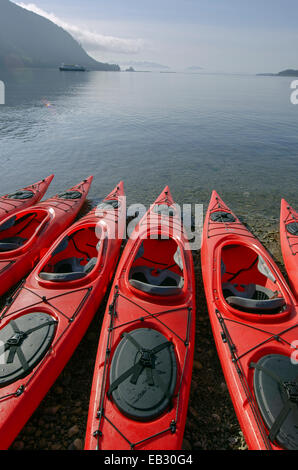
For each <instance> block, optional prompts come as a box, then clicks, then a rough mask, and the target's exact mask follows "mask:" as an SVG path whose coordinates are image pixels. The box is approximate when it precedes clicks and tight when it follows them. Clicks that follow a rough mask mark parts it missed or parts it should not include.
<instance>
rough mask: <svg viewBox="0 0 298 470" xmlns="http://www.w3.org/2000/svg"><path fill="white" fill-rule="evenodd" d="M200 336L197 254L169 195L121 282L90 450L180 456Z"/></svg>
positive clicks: (101, 350) (109, 321) (100, 359)
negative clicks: (174, 451) (154, 451)
mask: <svg viewBox="0 0 298 470" xmlns="http://www.w3.org/2000/svg"><path fill="white" fill-rule="evenodd" d="M194 332H195V293H194V269H193V260H192V254H191V251H190V249H189V244H188V240H187V238H186V235H185V233H184V230H183V226H182V222H181V219H180V217H179V215H178V211H177V212H176V209H175V206H174V201H173V199H172V197H171V195H170V192H169V189H168V187H166V188H165V190H164V191H163V193H162V194H161V195H160V197H159V198H158V199H157V200H156V202H155V203H154V204H153V205H152V206H151V208H150V210H149V211H148V212H147V213H146V214H145V216H144V217H143V218H142V219H141V221H140V222H139V224H138V225H137V226H136V227H135V230H134V232H133V234H132V235H131V237H130V239H129V240H128V242H127V244H126V247H125V249H124V252H123V255H122V258H121V260H120V263H119V266H118V269H117V272H116V275H115V279H114V283H113V287H112V290H111V293H110V297H109V300H108V306H107V310H106V313H105V316H104V319H103V325H102V329H101V336H100V340H99V346H98V352H97V358H96V363H95V370H94V377H93V384H92V390H91V397H90V406H89V415H88V422H87V431H86V438H85V449H87V450H96V449H97V450H99V449H100V450H105V449H112V450H125V449H126V450H127V449H136V450H137V449H140V450H149V449H166V450H171V449H180V448H181V445H182V439H183V433H184V427H185V421H186V414H187V408H188V398H189V392H190V384H191V373H192V364H193V353H194Z"/></svg>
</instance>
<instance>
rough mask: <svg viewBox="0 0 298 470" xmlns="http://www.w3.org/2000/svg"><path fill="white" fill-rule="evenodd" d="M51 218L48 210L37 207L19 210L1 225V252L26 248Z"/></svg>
mask: <svg viewBox="0 0 298 470" xmlns="http://www.w3.org/2000/svg"><path fill="white" fill-rule="evenodd" d="M49 219H50V214H49V212H48V211H46V210H43V209H36V210H31V211H26V212H19V213H17V214H16V215H13V216H12V217H9V218H8V219H6V220H5V221H4V222H3V223H2V224H1V225H0V252H7V251H9V252H10V251H15V250H18V249H20V248H24V247H25V246H27V245H28V244H29V243H30V242H32V241H34V238H35V237H36V236H37V235H38V233H40V231H41V229H42V228H43V227H44V226H45V225H46V223H47V222H48V221H49Z"/></svg>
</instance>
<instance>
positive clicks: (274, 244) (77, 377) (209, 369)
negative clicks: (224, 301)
mask: <svg viewBox="0 0 298 470" xmlns="http://www.w3.org/2000/svg"><path fill="white" fill-rule="evenodd" d="M249 228H250V229H251V230H252V231H253V233H254V234H255V235H256V236H257V237H258V238H259V239H260V240H261V242H262V243H263V244H264V245H265V247H266V248H267V249H268V250H269V251H270V253H271V254H272V255H273V257H274V259H275V261H276V262H277V264H278V265H279V267H280V268H281V270H282V272H283V273H284V268H283V265H282V258H281V252H280V244H279V230H278V223H277V221H276V220H275V221H269V222H267V223H266V224H265V225H264V223H263V222H262V223H261V222H260V223H259V224H258V223H257V222H255V223H254V225H253V226H252V225H250V226H249ZM194 264H195V271H196V282H197V316H196V348H195V358H194V367H193V376H192V388H191V395H190V401H189V409H188V419H187V425H186V428H185V434H184V443H183V448H184V450H245V449H247V447H246V444H245V440H244V438H243V435H242V432H241V430H240V427H239V424H238V421H237V418H236V415H235V412H234V409H233V406H232V402H231V399H230V396H229V393H228V390H227V387H226V383H225V379H224V376H223V373H222V370H221V366H220V363H219V359H218V356H217V352H216V348H215V344H214V341H213V336H212V332H211V327H210V322H209V317H208V312H207V306H206V300H205V296H204V289H203V283H202V275H201V268H200V255H199V252H195V253H194ZM106 300H107V297H106V298H105V301H104V302H103V303H102V306H101V308H100V309H99V311H98V312H97V314H96V316H95V317H94V319H93V321H92V323H91V325H90V327H89V329H88V331H87V333H86V334H85V336H84V338H83V340H82V341H81V343H80V345H79V347H78V348H77V350H76V351H75V353H74V355H73V356H72V358H71V360H70V361H69V363H68V364H67V366H66V367H65V369H64V370H63V372H62V374H61V375H60V376H59V378H58V379H57V381H56V382H55V384H54V385H53V387H52V388H51V389H50V391H49V392H48V394H47V395H46V397H45V398H44V399H43V401H42V402H41V404H40V406H39V407H38V409H37V410H36V411H35V413H34V414H33V415H32V417H31V418H30V420H29V421H28V422H27V424H26V426H25V427H24V428H23V430H22V431H21V433H20V434H19V436H18V437H17V439H16V440H15V442H14V443H13V444H12V446H11V449H15V450H81V449H83V447H84V436H85V429H86V422H87V413H88V406H89V395H90V390H91V383H92V376H93V367H94V361H95V357H96V351H97V345H98V339H99V334H100V327H101V320H102V317H103V314H104V311H105V306H106Z"/></svg>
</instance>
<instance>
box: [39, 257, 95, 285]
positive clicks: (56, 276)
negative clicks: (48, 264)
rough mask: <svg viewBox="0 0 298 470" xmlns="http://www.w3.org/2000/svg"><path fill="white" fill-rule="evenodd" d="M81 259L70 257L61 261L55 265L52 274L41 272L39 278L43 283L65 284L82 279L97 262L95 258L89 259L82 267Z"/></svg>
mask: <svg viewBox="0 0 298 470" xmlns="http://www.w3.org/2000/svg"><path fill="white" fill-rule="evenodd" d="M83 259H84V258H75V257H72V258H67V259H64V260H61V261H59V262H58V263H56V264H55V266H54V272H53V273H47V272H41V273H40V274H39V276H40V278H41V279H43V280H45V281H52V282H67V281H76V280H77V279H82V278H83V277H85V276H86V275H87V274H88V273H90V272H91V271H92V269H93V268H94V266H95V265H96V262H97V258H91V259H90V260H89V261H88V263H87V264H85V265H82V264H81V261H82V260H83Z"/></svg>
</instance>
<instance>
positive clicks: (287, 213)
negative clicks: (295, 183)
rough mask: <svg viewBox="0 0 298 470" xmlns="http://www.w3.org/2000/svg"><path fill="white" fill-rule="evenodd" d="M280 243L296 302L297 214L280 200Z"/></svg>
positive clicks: (297, 287) (297, 262) (297, 276)
mask: <svg viewBox="0 0 298 470" xmlns="http://www.w3.org/2000/svg"><path fill="white" fill-rule="evenodd" d="M280 243H281V251H282V255H283V259H284V263H285V267H286V270H287V273H288V276H289V281H290V284H291V287H292V291H293V294H295V296H296V299H297V301H298V213H297V212H295V211H294V209H293V208H292V207H291V206H290V205H289V204H288V203H287V201H285V200H284V199H282V201H281V210H280Z"/></svg>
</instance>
